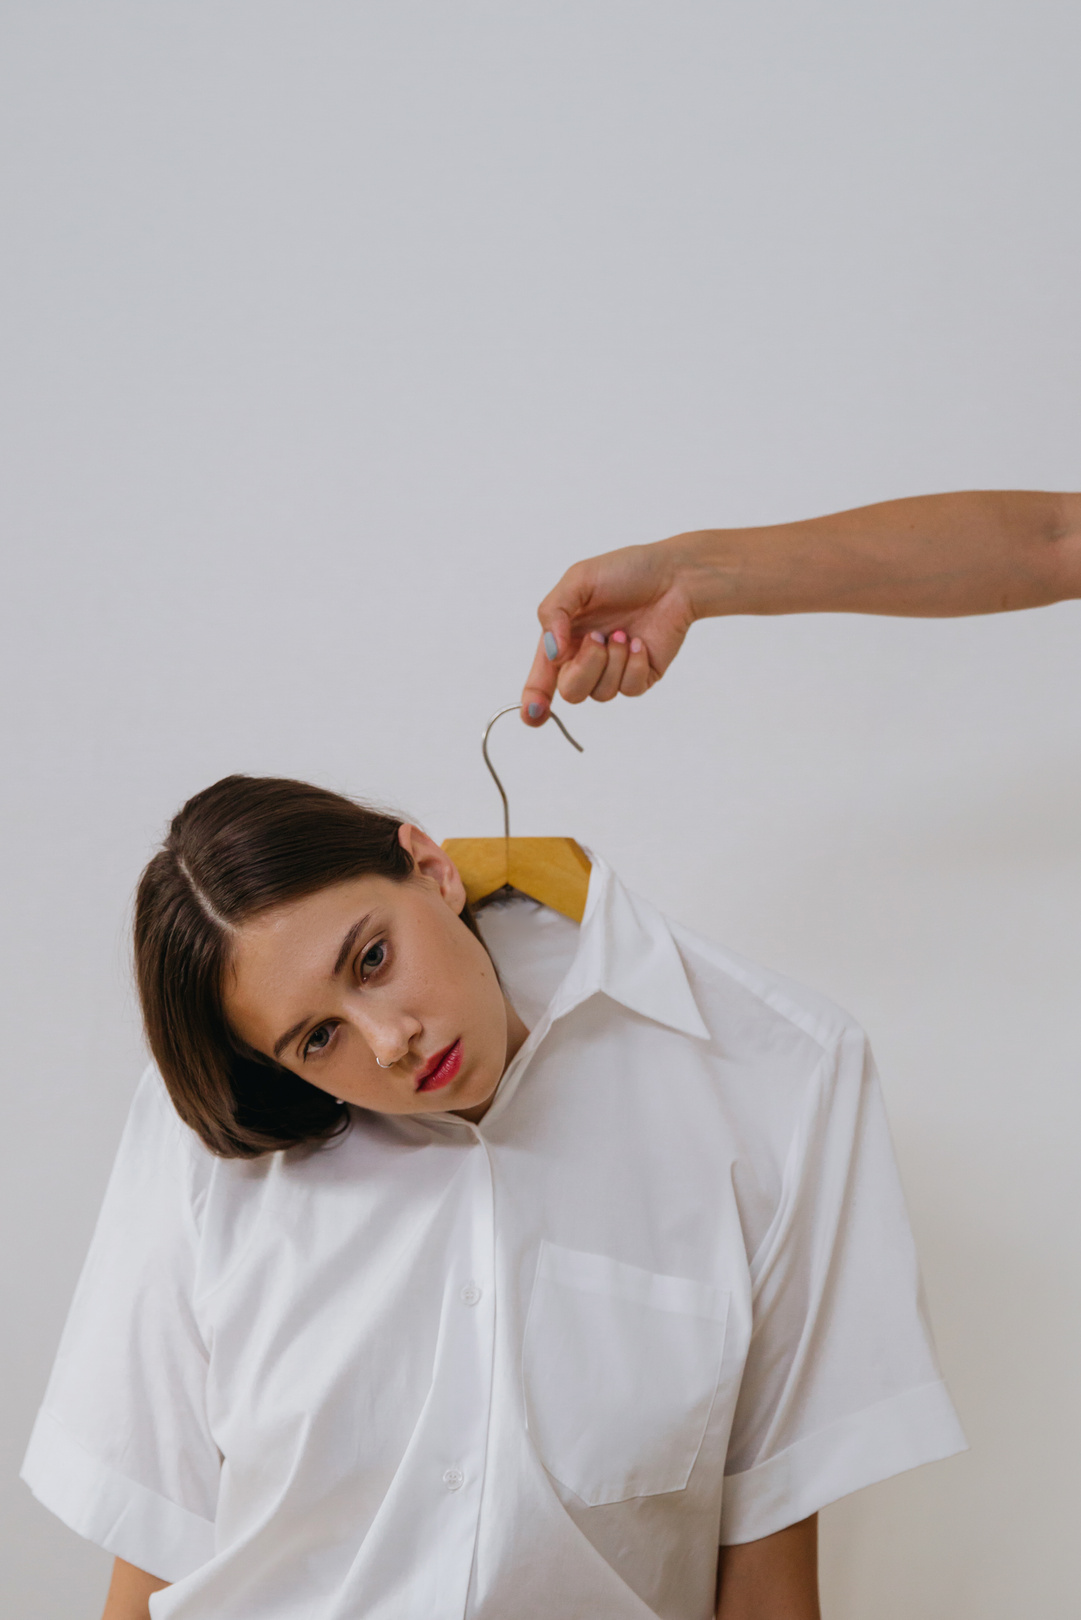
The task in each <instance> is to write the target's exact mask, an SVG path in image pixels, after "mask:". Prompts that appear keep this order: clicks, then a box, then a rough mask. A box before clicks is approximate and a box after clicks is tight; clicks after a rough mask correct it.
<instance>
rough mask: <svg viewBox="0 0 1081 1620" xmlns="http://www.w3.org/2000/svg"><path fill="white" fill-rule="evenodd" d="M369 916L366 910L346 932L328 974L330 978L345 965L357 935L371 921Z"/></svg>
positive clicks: (335, 976)
mask: <svg viewBox="0 0 1081 1620" xmlns="http://www.w3.org/2000/svg"><path fill="white" fill-rule="evenodd" d="M371 916H372V914H371V912H370V911H366V912H365V913H364V916H363V917H361V918H359V920H358V921H357V922H355V923H354V924H353V926H352V928H351V929H350V930H349V932H348V934H346V936H345V938H344V939H343V940H342V946H341V950H340V951H339V952H338V955H337V957H336V959H335V962H334V967H333V970H332V972H331V975H330V976H331V978H332V979H336V978H337V977H338V974H339V973H340V972H341V971H342V968H343V967H344V966H345V961H346V957H347V956H348V955H349V952H350V951H351V950H352V949H353V946H354V945H355V944H356V942H357V935H358V934H359V933H360V932H361V931H362V929H365V928H367V926H368V924H369V922H370V921H371Z"/></svg>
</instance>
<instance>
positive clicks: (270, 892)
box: [135, 776, 479, 1159]
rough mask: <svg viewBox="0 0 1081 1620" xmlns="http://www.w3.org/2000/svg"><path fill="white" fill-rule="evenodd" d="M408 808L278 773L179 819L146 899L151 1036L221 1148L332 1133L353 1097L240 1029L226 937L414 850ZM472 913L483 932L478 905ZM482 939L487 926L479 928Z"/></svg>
mask: <svg viewBox="0 0 1081 1620" xmlns="http://www.w3.org/2000/svg"><path fill="white" fill-rule="evenodd" d="M401 822H402V818H401V817H400V816H394V815H391V814H388V813H387V812H386V811H383V810H376V809H373V808H372V807H370V806H369V805H365V804H360V803H358V802H356V801H354V800H352V799H347V798H345V797H344V796H343V795H342V794H340V793H331V792H329V791H328V790H327V789H326V788H320V787H312V786H311V785H310V784H308V783H307V782H293V781H289V780H287V779H284V778H281V777H270V776H226V777H224V778H223V779H222V780H221V781H220V782H215V783H214V785H213V787H208V788H205V789H204V790H203V792H202V793H197V794H196V795H195V797H194V798H192V799H189V800H188V802H187V804H185V805H184V807H183V809H182V810H181V811H180V812H179V814H178V815H176V816H175V817H174V818H173V821H172V824H171V826H170V828H169V836H168V837H167V838H166V840H165V843H164V844H163V846H162V848H161V849H160V850H159V851H158V853H157V854H156V855H155V856H154V858H153V860H152V861H151V862H150V863H149V865H148V866H147V868H146V870H145V872H144V873H143V875H142V878H141V879H140V882H139V888H138V892H137V895H136V901H135V972H136V979H137V982H138V986H139V1000H140V1002H141V1004H142V1010H143V1022H144V1024H145V1027H146V1036H147V1041H148V1043H149V1046H150V1050H151V1053H152V1054H153V1056H154V1059H155V1062H156V1063H157V1065H158V1068H159V1070H160V1071H161V1075H162V1078H163V1079H164V1081H165V1084H166V1086H167V1087H168V1090H169V1095H170V1097H171V1098H172V1100H173V1103H174V1105H175V1107H176V1111H177V1113H178V1114H179V1115H180V1117H181V1119H182V1120H183V1121H184V1122H185V1124H187V1125H190V1126H191V1128H192V1130H194V1131H195V1132H197V1134H198V1135H199V1136H200V1137H201V1138H202V1140H203V1141H204V1142H205V1143H206V1145H207V1147H208V1148H209V1149H210V1150H211V1152H212V1153H216V1154H218V1155H219V1156H220V1157H222V1158H227V1159H251V1158H256V1157H258V1156H259V1155H260V1154H262V1153H269V1152H272V1151H274V1150H275V1149H276V1148H286V1147H296V1146H298V1145H299V1144H300V1143H302V1142H318V1141H325V1140H327V1139H328V1138H330V1137H332V1136H336V1135H337V1134H338V1133H339V1132H340V1131H342V1130H344V1129H345V1127H346V1126H347V1124H348V1122H349V1113H348V1109H347V1108H346V1107H345V1105H344V1104H342V1103H339V1102H336V1101H335V1099H334V1098H333V1097H331V1096H329V1095H328V1094H327V1093H326V1092H325V1091H320V1090H319V1088H318V1087H317V1086H312V1085H309V1084H308V1082H307V1081H306V1080H302V1079H301V1078H300V1076H299V1075H296V1074H293V1073H292V1072H291V1071H290V1070H289V1069H286V1068H285V1067H284V1066H283V1065H282V1064H280V1063H275V1062H274V1061H273V1060H272V1059H270V1058H267V1057H264V1056H263V1055H262V1054H261V1053H259V1052H256V1051H254V1050H253V1049H252V1048H251V1047H249V1046H248V1045H246V1043H245V1042H243V1041H241V1040H240V1038H239V1037H238V1036H237V1035H236V1034H234V1032H233V1031H232V1030H231V1028H230V1027H229V1021H228V1019H227V1018H226V1015H225V1007H224V1002H223V999H222V974H223V971H224V969H225V966H226V963H227V961H228V955H229V935H230V934H231V933H232V932H233V930H234V929H236V928H237V927H238V926H239V925H240V924H241V923H244V922H246V921H247V920H248V919H249V918H251V917H254V916H256V915H258V913H259V912H262V911H266V910H267V909H268V908H269V907H271V906H274V905H278V904H280V903H281V902H282V901H286V900H294V899H298V898H300V897H301V896H302V895H306V894H313V893H314V892H315V891H316V890H318V889H322V888H326V887H327V886H328V885H329V884H332V883H341V882H344V881H345V880H346V879H348V878H354V877H360V876H364V875H367V874H369V873H370V874H375V875H378V876H381V877H388V878H393V879H394V880H395V881H398V882H401V881H403V880H404V879H406V878H408V877H409V876H410V875H411V873H412V871H413V862H412V859H411V857H410V855H409V853H408V851H407V850H405V849H403V847H402V845H401V843H400V842H399V840H398V828H399V827H400V825H401ZM462 921H463V922H464V923H465V925H466V927H468V928H470V929H471V930H472V932H473V933H477V928H476V924H475V922H474V921H473V918H472V915H471V914H470V911H469V908H468V906H467V907H466V908H465V911H464V912H463V914H462ZM478 937H479V936H478Z"/></svg>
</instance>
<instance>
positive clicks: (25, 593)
mask: <svg viewBox="0 0 1081 1620" xmlns="http://www.w3.org/2000/svg"><path fill="white" fill-rule="evenodd" d="M1079 65H1081V14H1079V13H1078V11H1077V8H1076V5H1074V4H1073V3H1072V0H980V3H976V0H904V3H901V0H879V3H878V4H876V5H868V4H866V3H860V4H857V3H856V0H819V3H812V0H755V3H752V0H728V3H724V4H721V3H709V4H706V3H702V0H689V3H680V0H674V3H673V0H669V3H666V4H661V3H660V0H657V3H650V4H646V3H643V0H578V3H576V4H567V3H558V0H543V3H541V0H530V3H519V0H503V3H494V0H492V3H481V0H440V3H433V0H424V3H409V0H352V3H350V4H346V3H344V0H319V3H316V4H306V5H302V4H299V3H294V4H281V3H278V0H251V3H243V4H240V3H235V0H215V3H213V4H210V3H207V0H184V3H183V4H181V3H179V0H164V3H163V0H157V3H154V4H150V3H128V4H117V3H115V0H99V3H98V4H96V5H93V6H86V5H81V4H76V3H74V0H71V3H62V4H58V3H54V0H7V4H6V5H5V6H4V7H3V11H2V15H0V116H2V120H3V136H2V146H3V161H4V179H3V192H2V210H3V218H4V221H5V228H4V235H5V238H6V244H5V249H4V260H3V271H2V273H3V301H2V302H3V327H4V329H3V355H4V359H3V366H2V378H0V382H2V387H3V390H4V396H5V402H4V412H5V425H4V439H5V444H6V448H5V455H4V460H5V464H6V470H5V474H4V479H3V486H2V489H0V503H2V522H3V536H4V542H3V543H4V562H3V575H2V578H3V591H2V602H3V635H2V638H0V648H2V656H3V676H2V693H3V701H4V705H5V712H6V718H5V723H4V724H5V729H4V742H3V762H4V772H3V776H4V797H5V815H4V837H3V843H2V859H3V898H4V903H3V917H4V926H3V958H2V973H0V988H2V992H3V1001H4V1014H3V1030H4V1035H3V1047H4V1056H5V1063H4V1076H3V1120H4V1126H5V1131H4V1149H3V1156H2V1157H3V1165H4V1171H3V1176H2V1178H0V1186H2V1191H3V1198H4V1213H3V1221H4V1232H5V1242H4V1245H3V1260H4V1284H3V1287H4V1301H5V1305H4V1314H5V1320H6V1322H7V1328H6V1330H5V1334H4V1340H5V1373H4V1377H3V1380H2V1382H0V1424H2V1457H3V1476H2V1501H3V1521H4V1526H5V1529H4V1536H5V1546H4V1550H3V1557H2V1565H0V1584H2V1588H3V1592H4V1601H3V1609H4V1613H5V1615H9V1616H11V1617H12V1620H24V1617H25V1620H61V1617H63V1620H94V1617H95V1616H96V1615H97V1614H98V1613H99V1612H100V1604H101V1600H102V1594H103V1591H104V1585H105V1581H106V1576H107V1567H108V1562H109V1561H108V1559H107V1557H106V1556H105V1555H104V1554H103V1553H101V1552H99V1551H98V1550H96V1549H94V1548H92V1547H88V1546H86V1545H85V1544H83V1543H81V1542H79V1541H78V1540H77V1539H76V1538H75V1537H74V1536H73V1535H72V1534H71V1533H70V1532H69V1531H67V1530H66V1529H64V1528H63V1527H62V1526H61V1525H60V1524H59V1523H57V1522H55V1521H53V1520H52V1519H51V1518H50V1517H49V1516H48V1515H47V1514H46V1513H45V1511H44V1510H43V1509H42V1508H40V1507H39V1506H38V1505H37V1504H36V1503H35V1502H34V1501H33V1500H32V1498H31V1497H30V1496H29V1494H28V1493H27V1492H26V1491H25V1488H24V1487H22V1486H21V1485H19V1484H18V1483H17V1481H16V1479H15V1475H16V1472H17V1468H18V1463H19V1460H20V1458H21V1454H22V1450H23V1447H24V1445H25V1442H26V1439H27V1435H28V1432H29V1428H30V1424H31V1421H32V1416H33V1412H34V1409H35V1407H36V1404H37V1402H38V1400H39V1399H40V1396H41V1392H42V1389H43V1386H44V1381H45V1378H46V1375H47V1371H48V1367H49V1363H50V1361H51V1357H52V1354H53V1351H54V1348H55V1344H56V1340H57V1336H58V1333H59V1330H60V1326H61V1323H62V1320H63V1316H64V1313H65V1310H66V1307H67V1303H68V1300H69V1297H70V1293H71V1290H72V1287H73V1284H74V1281H75V1278H76V1275H77V1272H78V1268H79V1266H80V1264H81V1261H82V1258H83V1255H84V1253H85V1249H86V1245H87V1243H88V1240H89V1235H90V1229H91V1225H92V1222H93V1219H94V1215H95V1212H96V1208H97V1205H98V1202H99V1200H100V1197H101V1193H102V1190H103V1187H104V1183H105V1179H106V1176H107V1173H108V1169H109V1165H110V1162H111V1158H112V1154H113V1150H114V1147H115V1143H116V1139H117V1135H118V1132H119V1129H120V1125H121V1122H122V1119H123V1116H124V1113H125V1110H126V1108H127V1104H128V1100H129V1097H130V1094H131V1092H132V1089H133V1086H134V1083H135V1080H136V1078H137V1075H138V1072H139V1069H140V1066H141V1064H142V1061H143V1058H142V1049H141V1044H140V1036H139V1029H138V1022H137V1015H136V1007H135V1003H134V997H133V993H132V989H131V984H130V974H129V965H128V946H127V929H128V918H129V908H130V902H131V896H132V891H133V887H134V884H135V882H136V879H137V876H138V873H139V870H140V868H141V866H142V864H143V862H144V861H145V860H146V858H147V857H148V855H149V854H150V852H151V850H152V848H153V846H154V844H155V841H156V840H157V839H158V838H159V837H160V835H161V833H162V831H163V828H164V826H165V823H166V820H167V818H168V816H169V815H170V814H171V813H172V811H173V810H174V809H175V808H176V807H177V806H178V805H179V803H180V802H181V801H182V800H183V799H184V798H185V797H186V796H187V795H188V794H189V793H191V792H193V791H195V790H196V789H198V788H200V787H202V786H204V785H205V784H206V783H208V782H210V781H212V780H214V779H216V778H217V777H218V776H221V775H223V774H224V773H226V772H228V771H234V770H245V771H252V772H260V773H263V772H266V773H278V774H293V775H298V776H303V777H309V778H311V779H312V780H314V781H318V782H322V783H326V784H329V785H331V786H335V787H338V788H342V789H345V790H347V791H350V792H356V793H360V794H364V795H368V796H371V797H374V798H376V799H378V800H381V801H383V802H387V803H390V804H392V805H397V806H400V807H402V808H403V809H406V810H408V811H409V812H411V813H412V814H413V815H415V816H416V817H417V818H419V819H420V820H421V821H422V823H423V824H424V825H425V826H426V827H427V828H428V829H429V830H430V831H431V832H433V833H434V834H435V835H436V836H439V837H443V836H447V835H450V834H469V833H487V832H495V831H496V830H497V829H498V801H497V799H496V796H495V793H494V791H493V789H492V787H491V784H490V782H489V781H488V779H487V777H486V775H485V773H484V771H483V768H482V765H481V760H480V753H479V733H480V730H481V728H482V726H483V723H484V721H485V720H486V719H487V717H488V716H489V714H490V713H491V712H492V711H493V710H495V709H496V708H498V707H499V706H500V705H502V704H504V703H508V702H513V701H514V700H515V698H516V696H517V693H518V690H519V688H520V685H521V682H522V679H523V678H524V674H525V671H526V669H527V667H528V664H529V661H530V657H531V654H532V650H533V644H534V640H535V635H536V624H535V620H534V610H535V607H536V603H537V601H538V600H539V598H540V596H541V595H542V594H543V593H544V591H545V590H546V589H547V588H548V587H549V586H550V585H551V584H552V583H554V581H555V579H556V578H557V576H558V575H559V574H560V573H561V572H562V570H563V568H564V567H566V566H567V564H569V563H570V562H572V561H573V560H574V559H575V558H576V557H578V556H582V555H588V554H590V553H593V552H596V551H600V550H605V549H608V548H610V547H613V546H617V545H620V544H625V543H627V542H629V541H641V540H651V539H657V538H660V537H661V536H663V535H665V534H670V533H673V532H676V531H678V530H681V529H686V528H694V527H700V526H707V525H725V524H744V523H760V522H761V523H764V522H770V521H775V520H781V519H787V518H796V517H805V516H812V515H814V514H816V513H820V512H825V511H830V510H836V509H838V508H841V507H848V506H854V505H859V504H862V503H865V502H868V501H873V500H877V499H884V498H888V497H891V496H897V495H903V494H913V493H920V492H927V491H932V490H938V489H956V488H967V487H1042V488H1066V489H1068V488H1077V487H1078V486H1079V485H1081V474H1079V459H1078V428H1079V406H1081V315H1079V311H1078V296H1077V289H1078V286H1079V285H1081V208H1079V207H1078V201H1079V195H1078V193H1079V188H1078V160H1079V155H1081V146H1079V141H1081V101H1079V99H1078V96H1077V82H1078V68H1079ZM1079 693H1081V604H1074V603H1070V604H1065V605H1062V606H1059V607H1055V608H1050V609H1046V610H1043V611H1039V612H1034V613H1023V614H1018V615H1014V616H1007V617H1002V618H997V619H985V620H970V621H953V622H949V621H947V622H900V621H889V620H877V619H870V618H864V619H844V618H840V617H823V618H793V619H778V620H768V619H767V620H732V621H728V622H714V623H711V624H707V625H703V626H699V627H697V628H696V629H695V630H694V631H693V632H692V635H691V638H690V640H689V642H688V645H687V647H686V650H685V651H684V653H683V654H682V656H681V657H680V659H679V660H678V661H677V663H676V664H675V665H674V667H673V669H672V671H671V673H670V674H669V676H668V677H667V678H666V679H665V681H664V682H663V683H662V684H661V685H660V687H658V688H657V689H656V691H654V692H653V693H652V694H650V695H649V697H647V698H645V699H643V700H641V701H639V702H635V703H631V702H628V701H626V700H622V699H621V700H619V702H617V703H616V704H613V705H611V706H608V707H606V708H600V707H597V706H590V708H588V709H582V710H575V711H573V713H569V712H568V713H566V714H565V718H566V719H567V720H568V721H569V723H570V725H571V728H572V730H574V731H575V732H576V734H577V735H578V736H579V737H580V740H581V741H582V742H583V743H584V744H585V748H586V752H585V754H584V755H582V756H578V755H576V754H574V753H573V752H572V751H571V750H570V749H569V748H568V747H567V746H566V744H565V743H564V742H563V741H562V739H561V738H560V737H559V736H558V735H557V734H556V733H555V730H554V728H551V727H549V728H548V729H547V730H546V731H544V732H542V733H539V734H537V733H529V732H526V731H525V729H524V728H521V727H519V726H518V725H517V723H516V722H515V721H514V720H513V719H508V720H505V721H503V722H502V723H501V726H500V728H499V729H498V731H497V732H496V734H495V737H494V739H493V747H494V752H495V754H496V756H497V759H498V761H499V763H500V765H501V766H502V767H503V769H504V773H505V779H506V781H507V784H508V787H509V790H510V793H511V805H512V812H513V815H514V820H515V827H516V830H517V831H519V832H522V833H553V832H558V833H571V834H574V835H576V836H578V837H579V838H580V839H581V840H582V841H583V842H585V843H589V844H592V845H594V846H595V847H596V848H598V849H600V850H602V851H603V852H604V853H605V854H606V855H607V856H608V857H609V859H611V860H612V861H613V863H614V864H615V865H616V866H617V867H618V869H619V870H620V871H621V873H622V874H623V876H624V877H625V878H626V879H627V880H628V881H630V883H631V884H632V885H633V886H635V887H636V888H638V889H640V890H641V891H643V892H645V893H646V894H647V895H649V897H650V898H652V899H653V900H655V901H656V902H658V903H659V904H661V905H662V906H663V907H664V908H665V909H666V910H668V911H669V912H670V913H671V914H672V915H674V916H676V917H678V918H680V919H682V920H683V921H685V922H687V923H688V924H690V925H691V926H692V927H695V928H698V929H699V930H701V931H703V932H706V933H708V934H710V935H712V936H713V937H714V938H717V939H720V940H723V941H724V942H726V943H728V944H730V945H732V946H734V947H736V948H737V949H739V950H742V951H744V952H746V953H748V954H750V955H752V956H755V957H757V958H759V959H761V960H764V961H766V962H768V963H770V964H771V965H773V966H775V967H778V968H781V969H783V970H785V971H787V972H789V973H790V974H792V975H794V976H795V977H798V978H801V979H803V980H804V981H807V982H809V983H811V984H813V985H815V986H816V987H818V988H819V989H822V990H824V991H825V992H827V993H828V994H830V995H832V996H833V997H834V999H836V1000H838V1001H840V1002H841V1003H843V1004H845V1005H846V1006H848V1007H849V1008H850V1009H851V1010H852V1011H853V1012H855V1013H856V1014H857V1015H858V1016H859V1017H860V1018H861V1019H862V1020H863V1022H864V1023H865V1024H866V1025H867V1026H868V1027H869V1029H870V1030H871V1033H872V1036H873V1038H874V1041H875V1045H876V1049H877V1053H878V1057H879V1062H880V1066H881V1068H882V1071H883V1075H884V1082H885V1086H886V1094H887V1100H888V1103H889V1106H890V1110H891V1117H892V1120H893V1124H894V1130H895V1135H896V1140H897V1146H898V1152H899V1155H900V1159H901V1165H902V1172H903V1175H904V1179H905V1183H906V1187H907V1190H908V1194H909V1198H910V1202H911V1208H912V1215H913V1221H914V1225H915V1228H916V1231H917V1237H918V1240H919V1243H920V1247H921V1253H922V1257H923V1262H924V1269H925V1274H926V1280H927V1288H928V1294H929V1298H930V1304H931V1309H932V1314H933V1318H934V1321H935V1325H936V1329H937V1336H938V1341H939V1347H940V1350H941V1353H942V1358H943V1361H944V1364H945V1369H946V1374H947V1378H948V1380H949V1382H950V1385H951V1387H952V1390H953V1392H954V1396H955V1399H956V1402H957V1405H958V1407H959V1410H960V1412H961V1416H962V1419H963V1421H964V1422H965V1424H966V1427H967V1429H968V1432H969V1436H970V1439H971V1442H972V1450H971V1451H970V1452H969V1453H968V1454H967V1455H965V1456H963V1457H961V1458H958V1459H954V1460H952V1461H950V1462H947V1463H943V1464H939V1465H936V1466H934V1467H932V1468H927V1469H924V1470H922V1471H920V1472H918V1473H916V1474H914V1475H908V1476H905V1477H903V1478H901V1479H899V1480H896V1481H892V1482H890V1483H887V1484H885V1485H882V1486H879V1487H876V1488H874V1489H873V1490H870V1491H867V1492H865V1493H863V1494H862V1495H861V1496H859V1497H857V1498H854V1499H852V1500H849V1501H847V1502H845V1503H842V1504H840V1505H838V1506H837V1507H835V1508H831V1509H830V1510H828V1511H827V1512H826V1513H825V1514H824V1515H823V1563H824V1571H823V1590H824V1607H825V1614H826V1615H827V1617H828V1620H866V1617H867V1616H872V1615H873V1616H874V1617H875V1620H910V1617H911V1616H913V1615H919V1616H920V1617H921V1620H1020V1617H1022V1616H1023V1617H1025V1620H1028V1617H1030V1616H1039V1617H1040V1620H1060V1617H1061V1620H1066V1617H1067V1616H1069V1615H1072V1614H1075V1613H1077V1612H1078V1610H1079V1608H1081V1582H1079V1577H1078V1574H1077V1565H1076V1556H1075V1543H1076V1526H1077V1518H1078V1510H1079V1507H1081V1502H1079V1492H1078V1485H1077V1468H1076V1456H1077V1452H1078V1449H1079V1446H1081V1412H1079V1400H1078V1389H1079V1382H1078V1359H1079V1353H1081V1312H1079V1309H1078V1235H1077V1234H1078V1231H1079V1215H1081V1210H1079V1207H1078V1205H1079V1197H1078V1185H1079V1178H1078V1173H1077V1156H1078V1148H1077V1142H1078V1137H1079V1133H1081V1030H1079V1023H1078V1017H1077V1008H1078V1002H1079V998H1078V986H1079V983H1081V698H1079ZM556 1620H560V1617H556Z"/></svg>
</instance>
